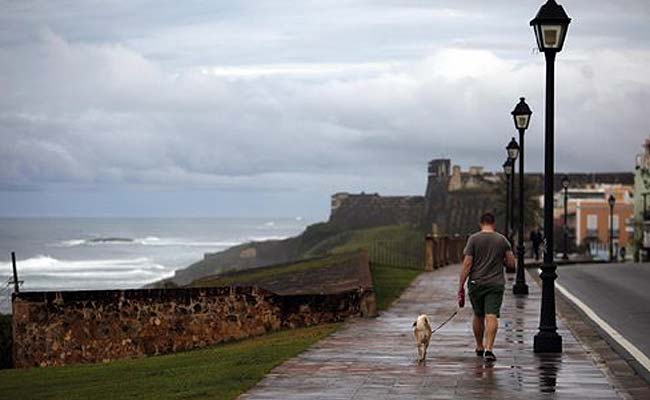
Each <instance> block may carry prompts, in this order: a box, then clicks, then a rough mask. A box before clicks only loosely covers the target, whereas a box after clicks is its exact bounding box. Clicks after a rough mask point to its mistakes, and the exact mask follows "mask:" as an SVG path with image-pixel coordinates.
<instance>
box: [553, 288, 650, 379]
mask: <svg viewBox="0 0 650 400" xmlns="http://www.w3.org/2000/svg"><path fill="white" fill-rule="evenodd" d="M555 287H557V288H558V290H559V291H560V292H561V293H562V294H563V295H564V296H566V297H567V298H568V299H569V300H571V301H572V302H573V304H575V305H576V306H578V308H580V309H581V310H582V312H584V313H585V314H587V316H588V317H589V318H590V319H591V320H592V321H594V322H595V323H596V324H597V325H598V326H600V328H601V329H602V330H604V331H605V333H607V334H608V335H609V336H610V337H611V338H612V339H614V340H616V342H617V343H618V344H619V345H621V347H623V348H624V349H625V350H626V351H627V352H628V353H630V355H631V356H632V357H634V359H635V360H636V361H637V362H638V363H639V364H641V365H642V366H643V368H645V369H646V370H647V371H648V372H650V358H648V356H646V355H645V354H643V352H642V351H641V350H639V348H638V347H636V346H635V345H633V344H632V343H631V342H630V341H629V340H627V339H626V338H625V337H624V336H623V335H621V334H620V333H619V332H618V331H617V330H616V329H614V328H612V326H611V325H609V324H608V323H607V322H605V321H604V320H603V319H602V318H600V317H599V316H598V314H596V313H595V312H594V310H592V309H591V308H590V307H589V306H588V305H586V304H585V303H583V302H582V301H581V300H580V299H578V298H577V297H576V296H574V295H573V294H572V293H571V292H569V291H568V290H567V289H566V288H565V287H564V286H562V285H560V284H559V283H557V282H556V283H555Z"/></svg>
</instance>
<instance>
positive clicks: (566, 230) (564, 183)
mask: <svg viewBox="0 0 650 400" xmlns="http://www.w3.org/2000/svg"><path fill="white" fill-rule="evenodd" d="M569 184H570V182H569V177H568V176H567V175H564V178H562V188H563V189H564V255H563V256H562V259H563V260H568V259H569V224H568V208H567V203H568V201H569Z"/></svg>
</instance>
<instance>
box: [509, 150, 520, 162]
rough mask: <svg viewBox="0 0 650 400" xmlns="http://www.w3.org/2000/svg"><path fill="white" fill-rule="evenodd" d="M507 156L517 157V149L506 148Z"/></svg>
mask: <svg viewBox="0 0 650 400" xmlns="http://www.w3.org/2000/svg"><path fill="white" fill-rule="evenodd" d="M508 157H510V158H512V159H513V160H515V159H516V158H517V157H519V149H517V148H514V149H508Z"/></svg>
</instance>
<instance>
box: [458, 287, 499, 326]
mask: <svg viewBox="0 0 650 400" xmlns="http://www.w3.org/2000/svg"><path fill="white" fill-rule="evenodd" d="M467 288H468V289H469V301H470V302H471V303H472V308H473V309H474V314H475V315H478V316H479V317H484V316H485V314H493V315H496V316H497V318H499V316H500V311H501V303H502V302H503V291H504V287H503V286H502V285H475V284H472V283H469V284H468V285H467Z"/></svg>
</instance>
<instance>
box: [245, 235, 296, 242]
mask: <svg viewBox="0 0 650 400" xmlns="http://www.w3.org/2000/svg"><path fill="white" fill-rule="evenodd" d="M288 237H289V236H286V235H269V236H249V237H248V241H251V242H264V241H267V240H283V239H286V238H288Z"/></svg>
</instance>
